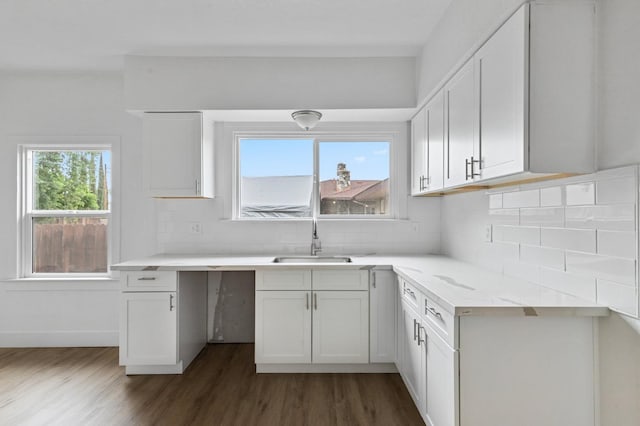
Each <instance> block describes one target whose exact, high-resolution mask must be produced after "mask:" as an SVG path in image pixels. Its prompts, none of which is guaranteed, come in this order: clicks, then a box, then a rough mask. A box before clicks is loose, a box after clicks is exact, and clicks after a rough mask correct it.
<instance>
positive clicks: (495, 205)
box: [489, 194, 502, 209]
mask: <svg viewBox="0 0 640 426" xmlns="http://www.w3.org/2000/svg"><path fill="white" fill-rule="evenodd" d="M489 208H490V209H501V208H502V194H490V195H489Z"/></svg>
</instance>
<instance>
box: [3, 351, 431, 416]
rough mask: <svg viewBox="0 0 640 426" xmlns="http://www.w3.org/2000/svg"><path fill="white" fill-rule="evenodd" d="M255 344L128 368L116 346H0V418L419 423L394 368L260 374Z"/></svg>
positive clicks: (413, 407)
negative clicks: (143, 369) (169, 371)
mask: <svg viewBox="0 0 640 426" xmlns="http://www.w3.org/2000/svg"><path fill="white" fill-rule="evenodd" d="M253 351H254V346H253V345H252V344H223V345H208V346H207V347H206V348H205V349H204V350H203V351H202V353H201V354H200V355H199V356H198V357H197V358H196V360H195V361H194V362H193V364H192V365H191V366H190V367H189V368H188V369H187V371H186V372H185V374H183V375H163V376H126V375H125V374H124V368H122V367H119V366H118V349H117V348H43V349H0V425H3V426H4V425H12V426H13V425H61V426H73V425H83V426H84V425H100V426H102V425H171V426H174V425H233V426H235V425H243V426H245V425H266V426H270V425H274V426H288V425H291V426H301V425H303V426H304V425H309V426H323V425H327V426H343V425H344V426H352V425H380V426H393V425H399V426H400V425H402V426H411V425H424V423H423V422H422V419H421V418H420V415H419V413H418V411H417V409H416V408H415V406H414V404H413V402H412V401H411V397H410V396H409V394H408V392H407V390H406V389H405V387H404V384H403V383H402V379H401V378H400V376H399V375H398V374H256V373H255V365H254V361H253Z"/></svg>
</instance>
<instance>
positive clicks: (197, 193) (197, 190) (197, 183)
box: [196, 179, 200, 195]
mask: <svg viewBox="0 0 640 426" xmlns="http://www.w3.org/2000/svg"><path fill="white" fill-rule="evenodd" d="M199 187H200V182H198V179H196V195H200V188H199Z"/></svg>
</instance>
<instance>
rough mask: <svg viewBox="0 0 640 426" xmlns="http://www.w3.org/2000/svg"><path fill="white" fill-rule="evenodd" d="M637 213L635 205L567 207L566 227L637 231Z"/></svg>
mask: <svg viewBox="0 0 640 426" xmlns="http://www.w3.org/2000/svg"><path fill="white" fill-rule="evenodd" d="M635 212H636V210H635V205H634V204H614V205H607V206H585V207H567V208H566V211H565V215H566V226H567V227H568V228H588V229H605V230H614V231H635V230H636V217H635Z"/></svg>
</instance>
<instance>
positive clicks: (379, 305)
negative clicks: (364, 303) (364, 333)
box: [369, 268, 397, 363]
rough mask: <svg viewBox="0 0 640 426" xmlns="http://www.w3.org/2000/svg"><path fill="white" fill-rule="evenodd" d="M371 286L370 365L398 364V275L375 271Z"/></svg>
mask: <svg viewBox="0 0 640 426" xmlns="http://www.w3.org/2000/svg"><path fill="white" fill-rule="evenodd" d="M369 281H370V284H369V361H370V362H372V363H373V362H380V363H394V362H396V299H397V298H396V292H397V284H396V282H397V281H396V274H395V272H393V270H391V269H377V268H374V269H372V270H371V273H370V280H369Z"/></svg>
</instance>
